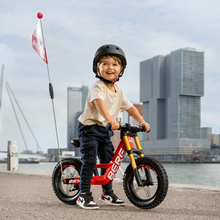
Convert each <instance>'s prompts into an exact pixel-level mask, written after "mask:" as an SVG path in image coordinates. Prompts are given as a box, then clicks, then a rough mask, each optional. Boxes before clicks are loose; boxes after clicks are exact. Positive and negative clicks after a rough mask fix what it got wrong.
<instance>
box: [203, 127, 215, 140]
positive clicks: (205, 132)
mask: <svg viewBox="0 0 220 220" xmlns="http://www.w3.org/2000/svg"><path fill="white" fill-rule="evenodd" d="M211 134H212V128H211V127H202V128H201V138H202V139H207V138H208V139H209V135H211Z"/></svg>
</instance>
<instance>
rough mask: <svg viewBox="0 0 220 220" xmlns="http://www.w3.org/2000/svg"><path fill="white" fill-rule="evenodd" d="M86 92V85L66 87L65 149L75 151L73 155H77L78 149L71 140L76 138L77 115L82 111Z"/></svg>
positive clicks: (87, 89)
mask: <svg viewBox="0 0 220 220" xmlns="http://www.w3.org/2000/svg"><path fill="white" fill-rule="evenodd" d="M88 92H89V87H88V86H82V87H81V88H77V87H68V88H67V149H68V150H69V151H75V156H79V155H80V151H79V149H78V148H75V147H74V146H73V145H72V144H71V140H72V139H73V138H78V132H77V126H78V117H79V116H80V115H81V114H82V112H83V111H84V108H85V103H86V98H87V95H88Z"/></svg>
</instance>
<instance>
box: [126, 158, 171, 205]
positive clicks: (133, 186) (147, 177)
mask: <svg viewBox="0 0 220 220" xmlns="http://www.w3.org/2000/svg"><path fill="white" fill-rule="evenodd" d="M135 161H136V164H137V171H138V172H139V174H140V177H141V180H142V182H143V186H138V185H137V182H136V179H135V176H134V172H133V168H132V166H131V164H130V165H129V166H128V167H127V169H126V171H125V174H124V178H123V185H124V190H125V193H126V196H127V197H128V199H129V200H130V202H131V203H133V204H134V205H135V206H137V207H139V208H142V209H152V208H154V207H156V206H158V205H159V204H160V203H161V202H162V201H163V200H164V198H165V197H166V194H167V191H168V177H167V174H166V171H165V169H164V168H163V166H162V165H161V164H160V163H159V162H158V161H157V160H155V159H153V158H150V157H141V158H138V159H136V160H135Z"/></svg>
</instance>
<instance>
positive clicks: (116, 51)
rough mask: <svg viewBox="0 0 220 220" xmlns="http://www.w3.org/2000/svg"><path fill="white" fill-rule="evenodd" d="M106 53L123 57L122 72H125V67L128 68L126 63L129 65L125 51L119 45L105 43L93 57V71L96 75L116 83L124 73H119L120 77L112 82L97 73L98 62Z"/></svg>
mask: <svg viewBox="0 0 220 220" xmlns="http://www.w3.org/2000/svg"><path fill="white" fill-rule="evenodd" d="M104 55H113V56H117V57H119V58H120V59H121V64H122V71H121V73H122V74H123V72H124V69H125V68H126V65H127V60H126V57H125V53H124V51H123V50H122V49H121V48H120V47H119V46H116V45H113V44H105V45H103V46H101V47H99V49H98V50H97V51H96V53H95V56H94V59H93V72H94V73H95V74H96V77H97V78H99V79H101V80H103V81H104V82H107V83H115V82H116V81H119V77H121V76H122V74H119V76H118V78H117V79H116V80H115V81H113V82H112V81H109V80H106V79H104V78H103V77H102V76H100V75H98V73H97V63H98V62H99V60H100V58H101V57H103V56H104Z"/></svg>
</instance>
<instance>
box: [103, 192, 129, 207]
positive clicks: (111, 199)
mask: <svg viewBox="0 0 220 220" xmlns="http://www.w3.org/2000/svg"><path fill="white" fill-rule="evenodd" d="M99 200H100V201H101V202H103V203H105V204H107V205H125V202H124V201H123V200H121V199H119V198H118V197H117V196H116V195H115V194H114V193H113V190H109V191H108V195H106V194H105V193H102V194H101V198H100V199H99Z"/></svg>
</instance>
